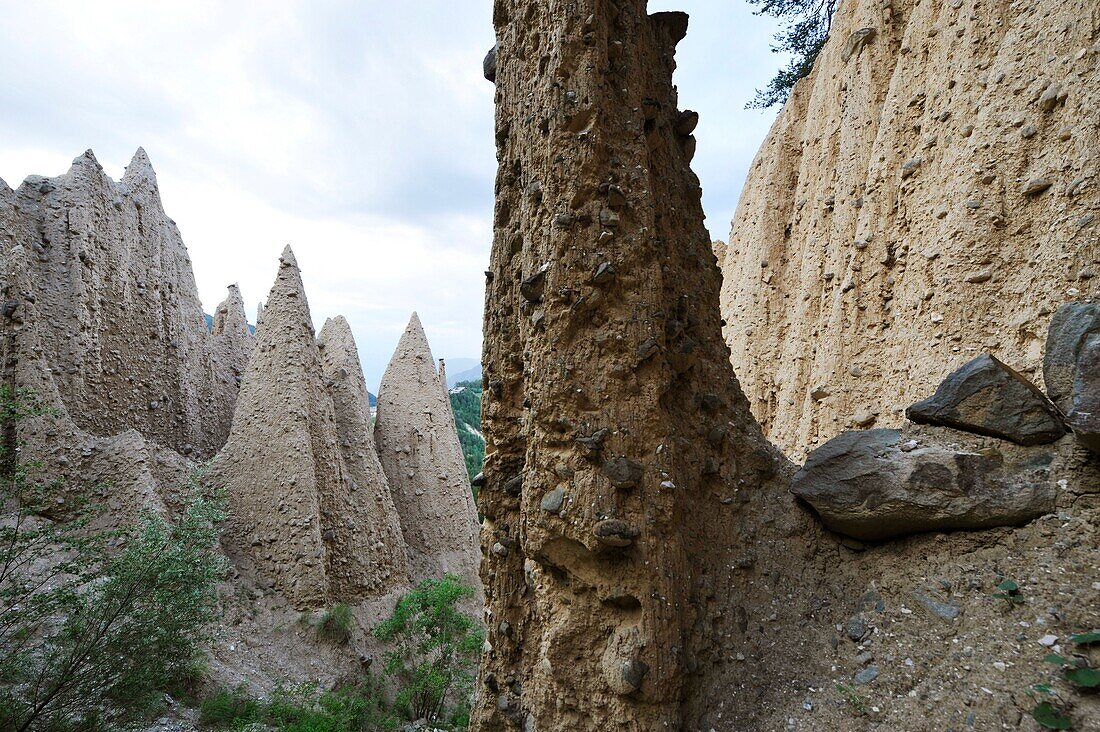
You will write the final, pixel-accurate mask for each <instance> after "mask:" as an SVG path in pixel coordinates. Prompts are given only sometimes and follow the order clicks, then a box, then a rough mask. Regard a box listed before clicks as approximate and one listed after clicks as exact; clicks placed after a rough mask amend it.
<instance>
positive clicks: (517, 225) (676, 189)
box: [383, 0, 789, 731]
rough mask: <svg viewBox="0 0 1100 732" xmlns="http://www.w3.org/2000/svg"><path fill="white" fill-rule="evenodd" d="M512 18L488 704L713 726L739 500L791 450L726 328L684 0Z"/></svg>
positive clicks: (639, 0)
mask: <svg viewBox="0 0 1100 732" xmlns="http://www.w3.org/2000/svg"><path fill="white" fill-rule="evenodd" d="M495 22H496V29H497V41H498V46H497V64H496V74H495V80H496V102H497V114H496V139H497V159H498V161H499V169H498V173H497V199H496V212H495V227H494V228H495V231H494V240H493V252H492V259H491V263H490V269H489V272H488V273H487V278H488V284H487V288H486V325H485V353H484V358H483V362H484V364H485V378H486V384H487V389H486V391H485V395H484V399H485V402H484V406H483V417H484V431H485V437H486V462H485V471H484V477H485V484H484V486H483V487H482V489H481V492H480V494H479V503H480V508H481V512H482V513H483V514H484V515H485V521H484V524H483V526H482V546H483V548H484V549H485V559H484V561H483V563H482V577H483V578H484V581H485V585H486V594H487V598H488V618H489V622H488V626H489V637H488V640H489V646H490V647H491V649H490V650H489V651H488V652H487V654H486V656H485V658H484V660H483V664H482V671H481V677H480V679H479V684H480V687H479V689H478V693H479V697H478V704H477V708H476V710H475V714H474V726H475V728H476V729H479V730H504V729H509V730H512V729H516V730H518V729H538V730H551V729H554V730H565V729H568V730H580V731H583V730H601V731H602V730H609V729H625V730H660V729H670V730H671V729H684V730H687V729H691V730H694V729H710V728H711V727H713V726H716V725H718V724H720V723H719V721H718V718H719V716H720V713H719V712H718V709H719V706H720V704H721V703H722V700H723V699H725V698H726V697H727V696H728V691H729V689H730V688H731V687H729V686H724V683H725V680H722V679H721V675H720V674H719V673H718V670H719V669H720V668H721V667H722V665H723V664H724V663H725V660H726V658H727V657H728V655H729V649H728V648H725V647H723V646H722V638H721V634H720V633H718V632H715V628H716V627H717V626H720V625H721V624H722V623H724V622H727V621H725V620H723V618H726V617H729V613H730V610H731V602H732V601H733V598H734V596H735V592H734V576H733V573H732V572H731V570H730V561H731V557H733V556H735V555H736V554H737V553H738V551H739V550H740V549H741V548H742V547H743V546H745V545H746V544H749V543H750V539H749V537H748V536H746V535H744V534H743V533H742V531H741V529H740V525H741V523H742V521H743V519H744V514H743V513H742V507H743V505H744V501H745V500H747V499H748V498H749V496H751V495H752V494H753V493H755V492H757V491H759V490H761V488H762V486H764V485H772V484H774V486H775V487H776V490H779V486H780V485H785V479H786V478H788V477H789V474H788V472H789V468H788V467H787V466H786V465H785V463H784V461H782V459H781V457H780V456H778V455H777V454H776V453H775V452H774V451H773V450H772V449H771V448H770V446H769V445H768V444H767V443H766V441H765V440H764V439H763V436H762V435H761V433H760V430H759V428H758V426H757V425H756V423H755V422H754V421H753V419H752V416H751V414H750V412H749V407H748V404H747V402H746V401H745V398H744V396H743V395H742V394H741V391H740V389H739V388H738V385H737V381H736V379H735V378H734V375H733V370H732V368H731V366H730V362H729V350H728V348H727V347H726V345H725V343H724V341H723V340H722V333H721V325H720V319H719V307H718V292H719V280H720V275H719V271H718V268H717V266H716V260H715V256H714V254H713V252H712V246H711V241H710V238H709V237H708V235H707V231H706V229H705V228H704V226H703V213H702V209H701V206H700V195H701V189H700V187H699V181H698V179H697V178H696V176H695V175H694V174H693V173H692V172H691V169H690V167H689V163H690V160H691V155H692V152H693V151H694V143H695V141H694V138H693V137H691V134H690V133H691V130H692V129H693V128H694V124H695V121H696V119H697V115H695V114H694V113H693V112H690V111H680V110H679V109H678V105H677V95H676V89H675V87H674V86H673V85H672V71H673V69H674V67H675V63H674V61H673V53H674V49H675V46H676V43H677V42H678V41H679V40H680V39H681V38H682V37H683V36H684V34H685V32H686V29H687V16H686V15H684V14H683V13H657V14H654V15H647V14H646V3H645V2H644V0H623V1H621V2H616V3H613V4H611V5H610V6H609V5H607V4H600V3H596V2H594V1H593V0H583V1H582V2H578V3H575V4H571V5H570V6H569V7H568V8H567V9H563V8H562V7H560V4H558V3H553V2H550V1H549V0H533V1H532V2H526V3H522V4H517V3H497V6H496V13H495ZM384 393H385V392H384V390H383V394H384ZM733 721H734V720H732V719H731V720H730V722H733ZM722 729H726V727H723V728H722Z"/></svg>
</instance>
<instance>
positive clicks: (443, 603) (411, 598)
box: [374, 575, 484, 726]
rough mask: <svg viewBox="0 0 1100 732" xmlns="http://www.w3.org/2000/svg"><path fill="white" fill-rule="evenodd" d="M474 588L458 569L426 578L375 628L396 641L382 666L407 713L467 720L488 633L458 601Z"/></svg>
mask: <svg viewBox="0 0 1100 732" xmlns="http://www.w3.org/2000/svg"><path fill="white" fill-rule="evenodd" d="M473 594H474V590H473V588H472V587H470V586H468V585H464V584H462V582H461V581H460V580H459V578H458V577H456V576H455V575H447V576H446V577H444V578H443V579H442V580H425V581H424V582H421V583H420V585H419V586H417V587H416V588H415V589H414V590H413V591H412V592H410V593H409V594H407V595H405V596H404V597H402V598H401V600H400V601H399V602H398V603H397V607H396V608H394V611H393V615H391V616H390V617H389V618H388V619H387V620H385V621H384V622H382V623H381V624H380V625H378V627H376V628H375V629H374V634H375V636H377V637H378V638H379V639H380V640H382V641H385V642H390V643H393V645H394V648H393V650H391V651H389V652H388V653H386V656H385V660H386V663H385V667H384V669H385V672H386V674H387V675H388V676H390V677H391V678H393V679H395V680H396V681H397V682H398V685H399V688H398V691H397V696H396V700H395V706H396V707H397V708H398V709H399V710H400V711H402V712H403V713H404V714H405V715H406V716H407V717H408V718H409V719H414V720H415V719H427V720H428V721H429V722H450V723H452V724H456V725H460V726H461V725H463V724H464V721H465V720H468V718H469V706H470V695H471V691H472V689H473V681H474V675H475V673H476V671H477V662H478V658H479V654H480V653H481V645H482V643H483V642H484V634H483V632H482V630H481V628H480V627H479V626H478V624H477V622H476V621H475V620H474V619H473V618H471V617H470V616H468V615H466V614H464V613H462V612H461V611H459V610H458V609H457V608H456V607H455V605H456V604H457V603H458V602H459V601H460V600H462V599H464V598H467V597H472V596H473ZM451 700H453V702H451ZM449 702H450V703H453V706H448V704H449Z"/></svg>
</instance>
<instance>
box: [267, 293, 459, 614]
mask: <svg viewBox="0 0 1100 732" xmlns="http://www.w3.org/2000/svg"><path fill="white" fill-rule="evenodd" d="M265 317H266V316H265ZM445 378H446V375H445V374H441V373H437V372H436V370H435V362H434V361H433V359H432V352H431V348H430V347H429V346H428V339H427V337H426V336H425V335H424V328H423V326H421V324H420V318H419V317H417V315H416V313H413V315H412V318H411V319H410V320H409V325H408V327H407V328H406V329H405V333H404V335H402V336H401V340H400V342H399V343H398V345H397V350H396V351H395V352H394V354H393V358H392V359H391V360H390V363H389V365H388V366H387V367H386V372H385V374H384V375H383V376H382V384H381V386H380V387H379V389H378V410H377V414H376V419H375V425H374V438H375V442H376V444H377V447H378V457H379V458H380V460H381V462H382V467H383V468H384V470H385V473H386V478H387V479H388V480H389V483H390V489H391V491H392V494H393V502H394V504H395V505H396V506H397V513H398V515H399V517H400V519H401V529H402V532H403V534H404V537H405V544H406V545H407V546H408V551H409V563H410V567H409V572H410V574H411V576H412V580H413V582H414V583H417V582H420V581H421V580H424V579H439V578H441V577H442V576H443V575H444V574H446V573H453V574H457V575H458V576H460V577H461V578H462V579H463V580H465V581H466V582H468V583H469V584H471V585H472V586H474V587H475V588H477V590H478V597H479V601H478V602H477V603H476V604H480V592H481V591H480V587H481V582H480V580H479V578H478V574H477V567H478V561H479V556H478V551H477V546H478V544H477V512H476V510H475V509H474V501H473V492H472V489H471V487H470V480H469V476H468V475H467V474H466V463H465V460H464V459H463V457H462V447H461V445H460V444H459V442H458V431H457V429H456V427H455V421H454V413H453V412H452V411H451V402H450V399H449V398H448V396H447V390H446V387H445V386H441V379H445ZM442 383H444V384H445V383H446V382H445V381H443V382H442Z"/></svg>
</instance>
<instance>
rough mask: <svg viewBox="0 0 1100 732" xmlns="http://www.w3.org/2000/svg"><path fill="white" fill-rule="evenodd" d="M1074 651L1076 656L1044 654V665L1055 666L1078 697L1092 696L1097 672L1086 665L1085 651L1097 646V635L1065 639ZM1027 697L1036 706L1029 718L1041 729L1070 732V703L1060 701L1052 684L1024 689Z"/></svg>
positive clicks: (1098, 684) (1099, 638)
mask: <svg viewBox="0 0 1100 732" xmlns="http://www.w3.org/2000/svg"><path fill="white" fill-rule="evenodd" d="M1069 640H1070V642H1071V643H1073V644H1074V645H1075V646H1076V647H1077V652H1076V653H1072V654H1069V655H1068V656H1064V655H1062V654H1061V653H1048V654H1047V655H1046V656H1045V657H1044V658H1043V662H1044V663H1049V664H1052V665H1054V666H1057V667H1058V668H1059V669H1061V671H1062V678H1063V680H1064V681H1067V682H1069V685H1070V690H1071V691H1073V692H1076V693H1079V694H1082V693H1087V692H1095V690H1096V689H1097V687H1100V669H1097V668H1094V667H1093V666H1092V665H1091V664H1090V663H1089V658H1088V656H1087V655H1086V649H1087V648H1088V647H1089V646H1091V645H1093V644H1096V643H1100V633H1098V632H1096V631H1090V632H1085V633H1078V634H1076V635H1072V636H1070V638H1069ZM1028 695H1029V696H1031V697H1032V698H1033V699H1034V700H1035V701H1036V702H1037V703H1036V705H1035V707H1034V708H1033V709H1032V710H1031V717H1032V719H1034V720H1035V721H1036V722H1038V723H1039V726H1040V727H1043V728H1044V729H1072V728H1073V720H1072V719H1071V718H1070V712H1071V711H1072V704H1071V702H1070V701H1069V700H1068V699H1066V698H1063V697H1062V696H1061V695H1060V694H1059V693H1058V690H1057V689H1055V688H1054V685H1053V684H1033V685H1032V686H1031V687H1030V688H1029V689H1028Z"/></svg>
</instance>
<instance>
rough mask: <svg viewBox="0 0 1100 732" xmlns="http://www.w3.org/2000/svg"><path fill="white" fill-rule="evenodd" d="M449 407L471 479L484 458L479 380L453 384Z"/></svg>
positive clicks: (479, 468) (478, 470)
mask: <svg viewBox="0 0 1100 732" xmlns="http://www.w3.org/2000/svg"><path fill="white" fill-rule="evenodd" d="M451 409H452V410H453V411H454V413H455V426H456V427H458V441H459V442H461V443H462V454H463V456H465V458H466V472H468V473H469V474H470V479H471V480H472V479H473V477H474V476H475V475H477V474H478V473H480V472H481V463H482V461H483V460H484V459H485V438H484V437H482V436H481V382H480V381H463V382H460V383H458V384H455V385H454V387H453V388H452V389H451ZM475 492H476V489H475Z"/></svg>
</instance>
